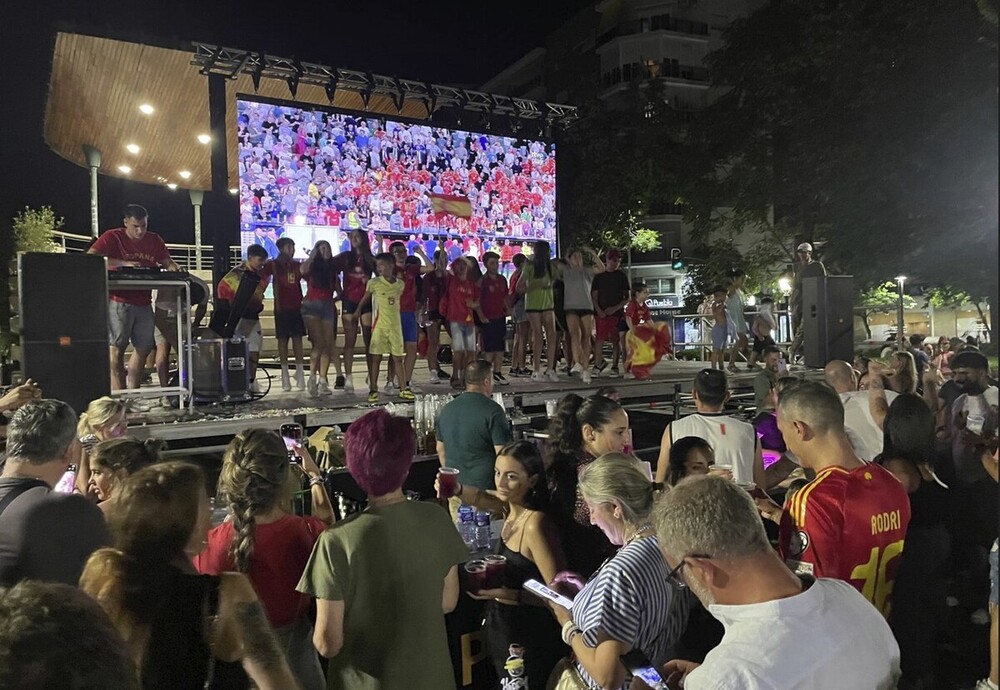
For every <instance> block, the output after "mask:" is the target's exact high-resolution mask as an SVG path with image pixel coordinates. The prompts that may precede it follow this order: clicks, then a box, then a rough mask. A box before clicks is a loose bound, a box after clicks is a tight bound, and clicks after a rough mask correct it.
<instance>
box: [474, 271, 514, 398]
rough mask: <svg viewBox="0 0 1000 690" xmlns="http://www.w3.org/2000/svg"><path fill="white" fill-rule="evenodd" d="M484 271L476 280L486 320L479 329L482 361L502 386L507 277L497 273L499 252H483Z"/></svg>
mask: <svg viewBox="0 0 1000 690" xmlns="http://www.w3.org/2000/svg"><path fill="white" fill-rule="evenodd" d="M483 265H485V266H486V275H484V276H483V279H482V281H481V282H480V292H479V304H480V305H481V307H482V310H483V314H484V315H485V316H486V318H487V319H489V321H484V322H483V325H482V327H481V328H480V329H479V330H480V332H481V334H482V337H483V352H484V353H486V361H487V362H491V363H492V364H493V382H494V383H495V384H497V385H498V386H506V385H509V384H510V381H508V380H507V378H506V377H505V376H504V375H503V373H502V372H501V371H500V367H501V365H502V364H503V355H504V350H506V345H507V338H506V335H507V304H506V301H507V279H506V278H504V277H503V276H502V275H500V255H499V254H497V253H496V252H486V253H485V254H483Z"/></svg>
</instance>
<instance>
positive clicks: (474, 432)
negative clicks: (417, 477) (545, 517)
mask: <svg viewBox="0 0 1000 690" xmlns="http://www.w3.org/2000/svg"><path fill="white" fill-rule="evenodd" d="M435 433H436V434H437V440H438V441H440V442H441V443H443V444H444V462H445V465H447V466H448V467H454V468H455V469H457V470H458V471H459V472H460V475H459V481H460V482H461V483H462V484H463V485H465V486H475V487H477V488H479V489H484V490H488V489H492V488H493V465H494V464H495V463H496V459H497V451H496V446H503V445H506V444H508V443H510V441H511V434H510V424H509V423H508V421H507V415H506V414H505V413H504V411H503V408H502V407H500V406H499V405H497V404H496V402H494V401H493V399H492V398H488V397H486V396H485V395H483V394H482V393H462V394H461V395H460V396H458V397H457V398H455V399H454V400H452V401H451V402H450V403H448V404H447V405H445V406H444V408H443V409H442V410H441V414H439V415H438V419H437V423H436V425H435Z"/></svg>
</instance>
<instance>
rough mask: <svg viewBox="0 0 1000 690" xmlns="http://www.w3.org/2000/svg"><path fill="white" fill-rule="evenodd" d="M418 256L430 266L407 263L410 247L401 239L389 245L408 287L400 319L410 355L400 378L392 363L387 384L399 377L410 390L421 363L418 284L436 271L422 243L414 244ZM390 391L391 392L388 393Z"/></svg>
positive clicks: (399, 382)
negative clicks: (415, 369) (420, 279)
mask: <svg viewBox="0 0 1000 690" xmlns="http://www.w3.org/2000/svg"><path fill="white" fill-rule="evenodd" d="M413 248H414V251H415V252H416V255H417V256H419V257H421V258H422V259H423V260H424V261H425V262H426V263H425V264H423V265H421V264H420V263H416V264H407V262H406V245H405V244H404V243H403V242H401V241H399V240H397V241H395V242H393V243H392V244H390V245H389V253H390V254H392V258H393V260H394V261H395V262H396V269H395V270H396V277H397V278H399V279H400V280H402V281H403V284H404V286H405V288H404V290H403V296H402V297H400V298H399V316H400V323H401V324H402V328H403V349H404V350H405V352H406V355H405V357H404V359H403V368H404V370H405V371H404V374H403V375H402V376H400V374H399V372H397V371H396V369H395V365H394V364H393V360H391V359H390V360H389V377H388V379H387V380H386V385H387V386H389V385H391V384H392V380H393V378H394V377H395V379H396V387H397V388H409V387H410V383H411V379H412V378H413V367H414V366H415V365H416V363H417V334H418V332H419V331H418V329H417V282H418V279H419V278H420V276H422V275H423V274H424V273H431V272H433V271H434V262H433V261H431V259H430V257H429V256H427V254H426V253H425V252H424V248H423V247H422V246H420V245H419V244H414V245H413ZM386 392H388V391H386Z"/></svg>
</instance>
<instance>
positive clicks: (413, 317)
mask: <svg viewBox="0 0 1000 690" xmlns="http://www.w3.org/2000/svg"><path fill="white" fill-rule="evenodd" d="M399 323H400V325H402V327H403V342H404V343H415V342H417V314H416V312H412V311H404V312H400V314H399Z"/></svg>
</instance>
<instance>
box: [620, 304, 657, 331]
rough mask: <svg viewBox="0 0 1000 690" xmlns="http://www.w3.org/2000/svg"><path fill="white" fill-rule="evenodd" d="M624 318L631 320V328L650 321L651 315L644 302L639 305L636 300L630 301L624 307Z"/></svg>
mask: <svg viewBox="0 0 1000 690" xmlns="http://www.w3.org/2000/svg"><path fill="white" fill-rule="evenodd" d="M625 318H627V319H629V320H631V321H632V325H633V326H638V325H639V324H641V323H649V322H650V321H652V320H653V315H652V314H651V313H650V311H649V307H647V306H646V303H645V302H643V303H641V304H640V303H639V302H638V301H637V300H634V299H632V300H629V302H628V304H626V305H625Z"/></svg>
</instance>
